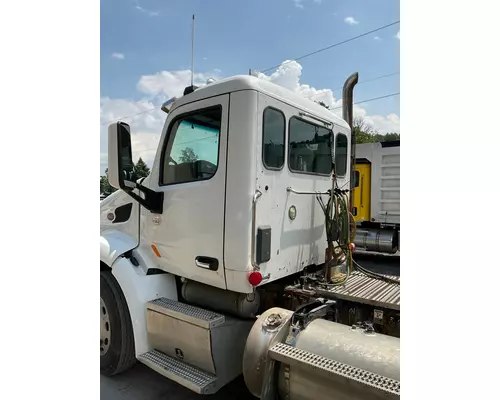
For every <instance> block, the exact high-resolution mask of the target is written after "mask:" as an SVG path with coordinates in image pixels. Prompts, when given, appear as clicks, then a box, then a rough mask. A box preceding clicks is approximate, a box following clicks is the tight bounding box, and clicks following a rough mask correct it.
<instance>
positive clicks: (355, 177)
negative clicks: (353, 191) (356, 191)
mask: <svg viewBox="0 0 500 400" xmlns="http://www.w3.org/2000/svg"><path fill="white" fill-rule="evenodd" d="M354 187H359V171H354Z"/></svg>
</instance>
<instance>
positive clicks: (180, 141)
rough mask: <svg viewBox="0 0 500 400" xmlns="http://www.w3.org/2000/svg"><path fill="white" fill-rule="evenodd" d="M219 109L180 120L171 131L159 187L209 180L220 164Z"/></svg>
mask: <svg viewBox="0 0 500 400" xmlns="http://www.w3.org/2000/svg"><path fill="white" fill-rule="evenodd" d="M221 119H222V108H221V107H214V108H209V109H205V110H199V111H197V112H195V113H192V114H189V115H186V116H184V117H180V118H179V119H177V120H176V121H175V122H174V123H173V125H172V126H171V128H170V132H169V135H168V139H167V140H168V141H167V146H166V147H165V149H164V153H163V157H162V162H163V165H162V174H161V177H160V185H168V184H173V183H184V182H192V181H198V180H205V179H210V178H211V177H212V176H214V175H215V172H216V171H217V166H218V164H219V137H220V127H221Z"/></svg>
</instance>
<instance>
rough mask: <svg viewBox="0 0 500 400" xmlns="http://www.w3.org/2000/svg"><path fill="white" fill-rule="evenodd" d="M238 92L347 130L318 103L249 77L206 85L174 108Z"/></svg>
mask: <svg viewBox="0 0 500 400" xmlns="http://www.w3.org/2000/svg"><path fill="white" fill-rule="evenodd" d="M240 90H255V91H257V92H261V93H264V94H266V95H268V96H270V97H273V98H275V99H276V100H279V101H282V102H284V103H287V104H289V105H291V106H293V107H296V108H299V109H301V110H303V111H306V112H308V113H310V114H312V115H315V116H317V117H320V118H322V119H325V120H327V121H330V122H332V123H333V124H334V125H336V126H342V127H344V128H346V129H349V125H348V124H347V122H345V121H344V120H343V119H342V118H340V117H338V116H337V115H335V114H334V113H333V112H331V111H330V110H328V109H327V108H325V107H323V106H321V105H319V104H318V103H316V102H314V101H312V100H310V99H307V98H305V97H303V96H301V95H300V94H298V93H294V92H292V91H291V90H288V89H286V88H284V87H283V86H279V85H277V84H275V83H272V82H268V81H266V80H264V79H260V78H257V77H255V76H251V75H237V76H233V77H230V78H226V79H222V80H220V81H215V82H213V83H210V84H207V85H205V86H203V87H200V88H198V89H196V90H195V91H194V92H192V93H189V94H187V95H185V96H183V97H181V98H179V99H177V100H176V101H175V106H174V108H177V107H179V106H181V105H183V104H187V103H191V102H193V101H197V100H201V99H205V98H208V97H213V96H219V95H222V94H226V93H231V92H236V91H240Z"/></svg>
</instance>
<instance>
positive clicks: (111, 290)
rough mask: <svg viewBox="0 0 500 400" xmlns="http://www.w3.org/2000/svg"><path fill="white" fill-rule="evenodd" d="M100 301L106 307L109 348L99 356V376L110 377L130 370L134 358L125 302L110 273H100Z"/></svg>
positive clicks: (131, 331) (129, 321) (133, 347)
mask: <svg viewBox="0 0 500 400" xmlns="http://www.w3.org/2000/svg"><path fill="white" fill-rule="evenodd" d="M101 299H102V300H103V301H104V303H105V305H106V311H107V313H108V316H109V325H110V333H111V334H110V336H111V340H110V343H109V348H108V350H107V352H106V353H105V354H101V374H103V375H106V376H112V375H116V374H119V373H120V372H123V371H126V370H127V369H130V368H131V367H132V366H133V365H134V364H135V362H136V358H135V346H134V332H133V329H132V322H131V320H130V314H129V311H128V307H127V302H126V300H125V297H124V296H123V293H122V290H121V289H120V286H119V285H118V282H117V281H116V279H115V277H114V276H113V275H112V274H111V271H101Z"/></svg>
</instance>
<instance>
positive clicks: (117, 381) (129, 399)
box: [101, 363, 256, 400]
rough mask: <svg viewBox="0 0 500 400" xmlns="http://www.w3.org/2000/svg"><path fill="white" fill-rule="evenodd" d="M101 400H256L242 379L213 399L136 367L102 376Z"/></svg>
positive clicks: (142, 366)
mask: <svg viewBox="0 0 500 400" xmlns="http://www.w3.org/2000/svg"><path fill="white" fill-rule="evenodd" d="M101 399H102V400H122V399H123V400H125V399H126V400H203V399H210V400H222V399H238V400H255V399H256V397H253V396H252V395H251V394H250V393H249V392H248V390H247V389H246V386H245V382H244V381H243V378H242V377H240V378H237V379H236V380H234V381H233V382H231V383H230V384H229V385H228V386H226V387H224V388H223V389H221V390H220V391H219V392H218V393H216V394H214V395H212V396H199V395H197V394H196V393H193V392H191V391H190V390H188V389H185V388H184V387H182V386H180V385H178V384H177V383H175V382H172V381H170V380H169V379H167V378H164V377H163V376H161V375H160V374H158V373H156V372H155V371H152V370H150V369H149V368H147V367H146V366H144V365H142V364H140V363H138V364H137V365H136V366H135V367H134V368H132V369H131V370H129V371H127V372H125V373H123V374H120V375H117V376H114V377H112V378H107V377H104V376H102V375H101Z"/></svg>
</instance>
